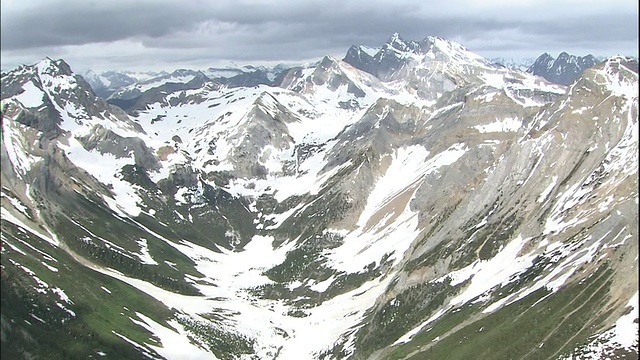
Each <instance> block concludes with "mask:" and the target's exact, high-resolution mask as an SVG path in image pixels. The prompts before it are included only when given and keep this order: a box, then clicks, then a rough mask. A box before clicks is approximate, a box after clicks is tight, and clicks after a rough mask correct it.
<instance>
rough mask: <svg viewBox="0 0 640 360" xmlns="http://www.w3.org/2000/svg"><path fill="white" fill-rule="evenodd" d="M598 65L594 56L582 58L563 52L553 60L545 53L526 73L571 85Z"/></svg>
mask: <svg viewBox="0 0 640 360" xmlns="http://www.w3.org/2000/svg"><path fill="white" fill-rule="evenodd" d="M597 63H598V60H597V59H596V58H595V57H594V56H592V55H586V56H583V57H580V56H575V55H570V54H568V53H567V52H564V51H563V52H561V53H560V54H559V55H558V57H557V58H553V57H552V56H551V55H549V54H548V53H544V54H542V55H540V56H539V57H538V58H537V59H536V61H535V62H534V63H533V65H531V66H530V67H529V68H528V69H527V70H526V71H527V72H528V73H531V74H533V75H538V76H542V77H544V78H545V79H547V80H549V81H551V82H553V83H556V84H561V85H569V84H571V83H572V82H573V81H575V80H576V79H577V78H578V77H579V76H580V74H582V72H583V71H585V70H586V69H588V68H590V67H592V66H594V65H596V64H597Z"/></svg>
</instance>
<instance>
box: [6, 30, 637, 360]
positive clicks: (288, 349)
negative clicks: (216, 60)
mask: <svg viewBox="0 0 640 360" xmlns="http://www.w3.org/2000/svg"><path fill="white" fill-rule="evenodd" d="M560 58H564V57H562V56H560V57H559V59H560ZM538 60H540V59H538ZM536 63H538V61H536ZM546 64H549V62H546ZM551 68H553V66H552V67H551ZM219 70H220V69H218V70H216V69H211V70H210V71H195V70H187V69H183V70H177V71H175V72H173V73H162V74H149V77H148V78H138V79H136V78H135V76H134V74H129V75H128V77H124V76H120V75H116V74H114V76H113V78H110V77H108V76H105V75H97V76H95V77H88V78H87V79H85V78H84V77H83V76H80V75H78V74H76V73H74V72H73V71H72V69H71V67H70V66H69V65H68V64H67V63H65V62H64V60H54V59H50V58H46V59H44V60H42V61H40V62H39V63H37V64H34V65H28V66H22V67H19V68H17V69H14V70H12V71H10V72H7V73H3V74H2V83H1V86H2V93H1V94H2V96H1V99H2V102H1V111H2V143H1V149H0V157H1V160H2V162H1V170H2V171H1V179H2V191H1V196H2V197H1V205H2V207H1V209H2V220H1V229H2V235H1V236H2V252H1V264H2V273H1V278H0V279H1V282H2V283H1V292H2V315H1V320H2V324H1V330H2V336H1V339H2V347H1V350H0V351H1V352H2V358H7V359H9V358H12V359H13V358H15V359H21V358H24V359H76V358H78V359H86V358H114V359H139V358H150V359H162V358H165V359H471V358H474V359H512V358H521V359H542V358H543V359H569V358H607V357H609V358H615V357H617V358H637V356H638V70H637V61H635V60H634V59H630V58H625V57H612V58H609V59H606V60H605V61H602V62H599V63H598V64H595V65H594V66H591V67H589V68H587V69H584V71H582V72H581V74H580V75H579V77H577V78H576V79H575V80H573V81H572V82H571V83H570V85H568V86H565V85H561V84H554V83H552V82H549V81H547V80H545V79H544V78H542V77H539V76H535V75H533V74H530V73H527V72H522V71H516V70H512V69H509V68H507V67H505V66H500V65H496V64H494V63H493V62H491V61H489V60H487V59H484V58H482V57H481V56H479V55H477V54H474V53H472V52H470V51H468V50H467V49H466V48H464V46H462V45H461V44H458V43H455V42H452V41H449V40H446V39H442V38H439V37H433V36H428V37H426V38H424V39H422V40H420V41H408V40H404V39H402V37H400V36H399V35H398V34H394V35H393V36H391V37H390V38H389V39H388V41H387V42H385V43H384V44H383V45H382V46H381V47H379V48H375V49H373V48H368V47H364V46H357V45H354V46H352V47H351V48H350V49H348V50H347V52H346V55H345V57H344V59H343V60H339V59H336V58H333V57H331V56H326V57H324V58H323V59H321V60H320V61H319V62H317V63H315V64H312V65H307V66H296V67H291V68H287V67H284V66H282V67H277V68H273V69H266V68H259V67H256V68H243V69H241V70H238V71H235V70H234V71H226V72H224V75H225V76H220V74H221V72H220V71H219ZM226 70H229V69H226ZM214 74H217V75H214ZM89 81H90V82H91V83H92V84H93V88H92V85H90V84H89ZM98 81H99V82H100V83H102V84H103V85H104V86H103V88H102V90H98V89H96V84H98ZM112 85H113V86H112ZM101 91H102V92H101ZM98 95H100V96H98Z"/></svg>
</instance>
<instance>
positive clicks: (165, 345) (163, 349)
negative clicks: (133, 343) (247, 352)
mask: <svg viewBox="0 0 640 360" xmlns="http://www.w3.org/2000/svg"><path fill="white" fill-rule="evenodd" d="M136 316H137V317H138V318H140V319H141V320H142V321H138V320H135V319H133V318H130V319H131V321H133V322H134V323H135V324H137V325H139V326H142V327H143V328H145V329H147V330H148V331H150V332H152V333H153V334H155V335H156V336H157V337H158V338H160V342H161V343H162V346H154V345H150V344H147V343H145V345H147V346H148V347H149V348H151V349H153V350H155V351H156V352H157V353H158V354H160V355H162V356H164V357H166V358H167V359H184V360H189V359H193V360H197V359H215V358H216V357H215V356H214V355H213V354H211V353H210V352H208V351H206V350H204V349H202V348H200V347H198V346H196V345H194V344H192V343H191V342H190V341H189V337H188V336H187V335H188V334H187V332H186V331H185V330H184V328H183V327H182V325H180V324H179V323H178V322H177V321H175V320H171V321H169V324H170V325H171V326H173V327H175V328H176V329H178V331H176V330H174V329H170V328H167V327H165V326H162V325H160V324H159V323H157V322H155V321H153V320H152V319H151V318H149V317H147V316H145V315H144V314H141V313H139V312H136Z"/></svg>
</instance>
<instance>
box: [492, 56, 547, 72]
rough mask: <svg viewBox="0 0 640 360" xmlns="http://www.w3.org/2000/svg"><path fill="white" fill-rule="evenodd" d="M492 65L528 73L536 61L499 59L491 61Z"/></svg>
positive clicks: (531, 59)
mask: <svg viewBox="0 0 640 360" xmlns="http://www.w3.org/2000/svg"><path fill="white" fill-rule="evenodd" d="M490 60H491V62H492V63H494V64H497V65H502V66H504V67H507V68H509V69H512V70H520V71H526V70H527V69H528V68H529V67H530V66H531V65H533V63H534V62H535V61H536V59H534V58H505V57H497V58H491V59H490Z"/></svg>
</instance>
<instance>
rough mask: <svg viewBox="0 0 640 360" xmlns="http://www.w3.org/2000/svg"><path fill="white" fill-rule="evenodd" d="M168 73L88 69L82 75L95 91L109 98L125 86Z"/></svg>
mask: <svg viewBox="0 0 640 360" xmlns="http://www.w3.org/2000/svg"><path fill="white" fill-rule="evenodd" d="M164 75H167V74H166V73H164V72H159V73H156V72H137V73H136V72H130V71H105V72H101V73H96V72H95V71H93V70H87V71H85V72H84V73H83V74H82V77H83V78H84V79H85V80H86V81H87V82H88V83H89V85H90V86H91V88H92V89H93V92H95V94H96V95H97V96H99V97H101V98H103V99H106V98H108V97H109V96H110V95H111V94H113V93H114V92H116V91H118V90H120V89H121V88H123V87H126V86H129V85H132V84H134V83H136V82H138V81H146V80H148V79H150V78H153V77H158V76H164Z"/></svg>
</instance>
